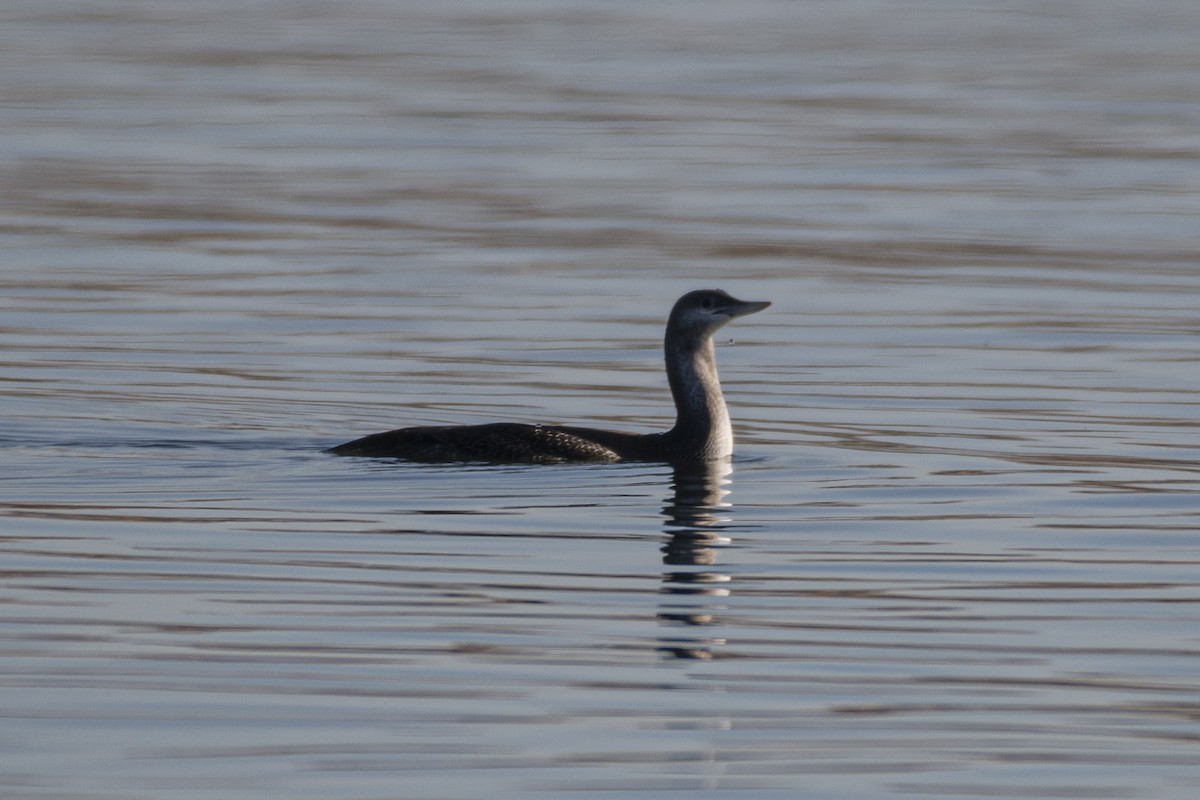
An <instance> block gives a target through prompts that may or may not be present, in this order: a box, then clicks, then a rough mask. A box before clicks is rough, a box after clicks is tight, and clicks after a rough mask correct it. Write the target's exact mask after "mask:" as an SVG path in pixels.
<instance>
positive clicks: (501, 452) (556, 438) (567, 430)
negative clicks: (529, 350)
mask: <svg viewBox="0 0 1200 800" xmlns="http://www.w3.org/2000/svg"><path fill="white" fill-rule="evenodd" d="M769 305H771V304H770V303H769V302H765V301H752V302H747V301H743V300H737V299H735V298H733V297H731V296H729V295H728V294H726V293H725V292H723V291H721V290H719V289H700V290H697V291H694V292H688V293H687V294H685V295H684V296H683V297H681V298H679V300H678V301H676V303H675V306H674V307H673V308H672V309H671V315H670V317H668V319H667V332H666V336H665V337H664V339H663V352H664V355H665V356H666V364H667V381H668V383H669V384H670V386H671V396H672V397H673V398H674V400H675V412H676V416H675V426H674V427H673V428H671V429H670V430H669V431H666V432H663V433H640V434H639V433H621V432H619V431H608V430H599V429H596V428H580V427H574V426H565V425H526V424H521V423H511V422H496V423H488V424H483V425H450V426H436V427H419V428H401V429H399V430H394V431H387V432H385V433H375V434H371V435H370V436H364V437H362V438H361V439H355V440H354V441H352V442H346V443H345V444H341V445H338V446H337V447H334V448H331V449H330V450H328V451H326V452H329V453H333V454H335V455H342V456H366V457H372V458H394V459H401V460H405V461H421V462H487V463H527V464H556V463H567V462H616V461H660V462H671V463H681V462H684V463H686V462H705V461H716V460H720V459H726V458H729V456H730V455H732V454H733V428H732V426H731V425H730V423H729V411H728V410H727V409H726V407H725V397H724V396H723V395H722V394H721V382H720V379H719V378H718V377H717V362H716V358H715V356H714V353H713V334H714V333H716V331H717V330H719V329H720V328H721V327H722V326H724V325H725V324H726V323H728V322H729V321H731V320H733V319H736V318H737V317H741V316H745V315H746V314H753V313H755V312H757V311H762V310H763V309H764V308H766V307H767V306H769Z"/></svg>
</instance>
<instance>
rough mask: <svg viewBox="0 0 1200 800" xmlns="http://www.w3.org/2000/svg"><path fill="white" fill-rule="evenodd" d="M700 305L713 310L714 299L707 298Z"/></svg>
mask: <svg viewBox="0 0 1200 800" xmlns="http://www.w3.org/2000/svg"><path fill="white" fill-rule="evenodd" d="M700 305H701V306H702V307H704V308H712V307H713V299H712V298H711V297H706V298H704V299H703V300H701V301H700Z"/></svg>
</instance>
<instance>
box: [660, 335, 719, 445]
mask: <svg viewBox="0 0 1200 800" xmlns="http://www.w3.org/2000/svg"><path fill="white" fill-rule="evenodd" d="M664 349H665V354H666V360H667V380H668V381H669V383H670V384H671V395H672V397H674V399H675V412H676V417H675V427H674V428H672V429H671V431H670V432H669V433H668V434H667V436H668V437H670V439H672V440H673V444H674V447H675V448H682V449H684V450H686V451H687V453H688V454H689V456H690V457H694V458H703V459H718V458H727V457H729V456H730V455H732V454H733V428H732V426H731V425H730V424H729V411H728V410H727V409H726V408H725V397H724V396H723V395H722V394H721V381H720V378H718V377H717V360H716V357H715V355H714V353H713V342H712V337H711V336H704V337H702V338H701V339H699V340H696V339H694V338H693V339H689V338H687V337H683V336H679V335H672V334H670V333H669V334H668V335H667V338H666V342H665V344H664Z"/></svg>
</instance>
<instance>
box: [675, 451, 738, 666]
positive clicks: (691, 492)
mask: <svg viewBox="0 0 1200 800" xmlns="http://www.w3.org/2000/svg"><path fill="white" fill-rule="evenodd" d="M732 471H733V468H732V466H731V465H730V464H729V462H727V461H714V462H708V463H701V464H687V465H676V466H675V470H674V479H673V482H672V494H671V496H670V497H669V498H668V499H667V503H666V505H665V506H664V507H663V515H664V516H665V517H666V522H665V523H664V524H663V532H664V533H665V534H666V540H665V542H664V543H663V546H662V553H663V565H664V566H665V567H666V569H665V570H664V572H663V581H662V587H661V589H660V592H661V594H662V595H663V600H662V603H661V604H660V607H659V613H658V619H659V621H660V622H661V623H662V624H664V625H670V626H674V627H676V628H677V629H678V633H677V634H676V635H674V636H663V637H661V638H660V640H659V641H660V644H659V651H660V652H662V653H663V654H664V655H667V656H669V657H672V658H687V659H709V658H712V657H713V648H714V647H716V646H719V645H721V644H724V640H723V639H719V638H714V637H710V636H704V635H700V634H699V633H698V632H697V633H689V632H688V630H687V629H689V628H697V627H703V626H707V625H712V624H713V623H714V622H715V621H716V616H715V613H714V612H716V611H718V610H720V609H721V608H723V607H724V605H723V603H721V600H720V598H725V597H728V596H729V581H730V576H729V575H727V574H724V573H721V572H718V571H716V570H714V569H713V567H714V566H715V565H716V563H717V548H718V547H720V546H721V545H724V544H728V543H729V538H728V537H726V536H724V535H723V534H722V531H723V530H724V529H725V528H726V527H727V525H728V523H729V521H730V519H729V517H727V516H722V514H721V510H722V509H726V508H729V504H728V503H724V502H722V499H723V498H724V497H725V495H726V494H728V491H727V490H725V489H724V488H722V487H724V486H725V485H727V484H728V483H729V480H728V478H727V476H728V475H729V474H730V473H731V472H732Z"/></svg>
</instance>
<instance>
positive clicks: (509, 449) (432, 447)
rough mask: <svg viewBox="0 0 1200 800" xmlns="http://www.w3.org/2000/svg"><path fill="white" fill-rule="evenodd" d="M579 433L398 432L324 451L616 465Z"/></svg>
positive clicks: (504, 427)
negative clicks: (610, 463) (607, 463)
mask: <svg viewBox="0 0 1200 800" xmlns="http://www.w3.org/2000/svg"><path fill="white" fill-rule="evenodd" d="M582 433H583V432H582V431H579V432H574V431H572V430H570V429H567V428H560V427H553V426H546V425H524V424H519V423H513V422H496V423H491V424H487V425H455V426H447V427H422V428H402V429H400V430H394V431H387V432H385V433H375V434H371V435H370V436H364V437H363V438H361V439H355V440H354V441H352V442H347V443H346V444H342V445H338V446H337V447H334V448H332V449H330V450H329V452H330V453H334V454H335V455H341V456H367V457H372V458H396V459H402V460H405V461H424V462H454V461H479V462H492V463H526V464H560V463H565V462H600V463H604V462H613V461H620V460H621V456H620V455H619V454H618V453H617V452H616V451H614V450H613V449H611V448H609V447H607V446H605V445H603V444H600V443H598V442H596V441H593V440H592V439H590V438H587V437H586V436H584V435H582Z"/></svg>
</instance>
